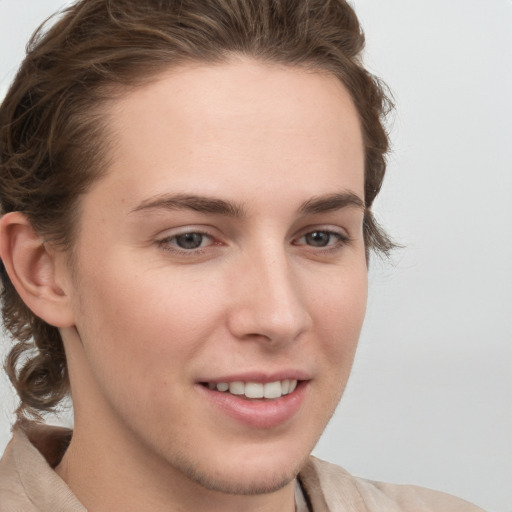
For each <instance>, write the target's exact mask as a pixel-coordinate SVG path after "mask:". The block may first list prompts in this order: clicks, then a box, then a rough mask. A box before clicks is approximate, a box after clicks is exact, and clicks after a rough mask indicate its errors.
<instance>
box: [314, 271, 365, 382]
mask: <svg viewBox="0 0 512 512" xmlns="http://www.w3.org/2000/svg"><path fill="white" fill-rule="evenodd" d="M367 286H368V282H367V269H366V265H364V266H362V265H361V266H359V267H355V268H353V269H352V271H351V272H350V273H347V274H346V275H343V276H340V277H339V278H337V279H332V280H331V281H330V282H329V283H328V284H326V286H324V287H323V290H322V294H321V295H320V296H319V300H318V301H317V303H316V305H315V325H316V332H317V335H318V338H319V340H321V342H322V347H323V356H324V357H325V364H326V366H327V367H329V368H330V369H331V372H332V374H333V376H336V377H337V378H341V379H344V380H346V379H347V378H348V374H349V372H350V368H351V366H352V361H353V358H354V355H355V351H356V348H357V343H358V340H359V335H360V333H361V328H362V325H363V321H364V316H365V312H366V301H367Z"/></svg>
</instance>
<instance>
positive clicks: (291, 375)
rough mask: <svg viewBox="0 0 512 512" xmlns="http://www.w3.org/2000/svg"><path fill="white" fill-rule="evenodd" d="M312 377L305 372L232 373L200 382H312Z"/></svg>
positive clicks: (207, 378)
mask: <svg viewBox="0 0 512 512" xmlns="http://www.w3.org/2000/svg"><path fill="white" fill-rule="evenodd" d="M310 379H311V377H310V375H309V373H308V372H305V371H304V370H281V371H276V372H272V373H269V372H258V371H252V372H243V373H230V374H229V375H220V376H212V377H206V378H204V379H200V380H199V381H198V382H208V383H214V384H216V383H219V382H227V383H230V382H261V383H262V384H266V383H267V382H276V381H278V380H281V381H282V380H310Z"/></svg>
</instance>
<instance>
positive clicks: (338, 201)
mask: <svg viewBox="0 0 512 512" xmlns="http://www.w3.org/2000/svg"><path fill="white" fill-rule="evenodd" d="M343 208H357V209H358V210H362V211H363V212H364V211H365V210H366V206H365V204H364V201H363V200H362V199H361V198H360V197H359V196H358V195H357V194H354V193H353V192H341V193H338V194H329V195H327V196H319V197H313V198H311V199H309V200H308V201H306V202H305V203H303V204H302V205H301V207H300V208H299V213H300V214H302V215H315V214H318V213H326V212H331V211H335V210H341V209H343Z"/></svg>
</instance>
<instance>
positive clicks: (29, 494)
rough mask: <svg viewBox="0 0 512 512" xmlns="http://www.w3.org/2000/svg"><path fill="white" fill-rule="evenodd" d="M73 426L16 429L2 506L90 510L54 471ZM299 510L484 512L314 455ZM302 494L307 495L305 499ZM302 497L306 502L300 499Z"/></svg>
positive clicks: (14, 511) (0, 485) (304, 475)
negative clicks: (355, 474)
mask: <svg viewBox="0 0 512 512" xmlns="http://www.w3.org/2000/svg"><path fill="white" fill-rule="evenodd" d="M70 439H71V431H69V430H66V429H62V428H57V427H48V426H42V425H38V426H35V425H34V426H31V427H30V429H29V430H27V431H26V432H23V431H22V430H21V429H19V428H18V429H16V430H15V433H14V436H13V438H12V440H11V442H10V443H9V445H8V446H7V449H6V450H5V453H4V456H3V458H2V460H1V461H0V512H36V511H37V512H87V511H86V508H85V507H84V506H83V505H82V504H81V503H80V502H79V501H78V499H77V498H76V497H75V496H74V494H73V493H72V492H71V490H70V489H69V487H68V486H67V485H66V483H65V482H64V481H63V480H62V479H61V478H60V477H59V476H58V475H57V473H55V471H53V469H52V467H55V466H56V465H57V464H58V462H59V461H60V459H61V458H62V455H63V454H64V452H65V451H66V448H67V446H68V444H69V441H70ZM298 481H299V482H300V487H298V489H302V491H303V496H301V493H300V490H299V491H298V494H297V499H298V504H297V508H298V510H303V509H304V506H305V507H306V510H307V509H309V510H310V511H311V512H483V511H482V509H480V508H478V507H475V506H474V505H471V504H470V503H467V502H465V501H463V500H460V499H458V498H455V497H453V496H450V495H448V494H444V493H440V492H436V491H431V490H428V489H423V488H421V487H415V486H410V485H394V484H384V483H379V482H372V481H369V480H363V479H361V478H356V477H353V476H351V475H350V474H348V473H347V472H346V471H345V470H344V469H341V468H340V467H338V466H335V465H334V464H330V463H328V462H324V461H321V460H319V459H316V458H315V457H311V458H310V459H309V461H308V463H307V464H306V466H305V467H304V468H303V470H302V471H301V472H300V474H299V476H298ZM302 498H303V501H302ZM301 501H302V504H301Z"/></svg>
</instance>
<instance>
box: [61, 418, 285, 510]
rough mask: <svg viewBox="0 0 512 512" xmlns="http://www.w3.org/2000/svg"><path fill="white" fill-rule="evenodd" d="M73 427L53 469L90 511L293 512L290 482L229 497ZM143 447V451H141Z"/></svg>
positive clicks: (143, 453)
mask: <svg viewBox="0 0 512 512" xmlns="http://www.w3.org/2000/svg"><path fill="white" fill-rule="evenodd" d="M101 435H102V434H100V433H98V432H95V431H91V430H89V429H87V430H83V429H81V428H80V426H79V425H75V431H74V434H73V438H72V441H71V443H70V446H69V448H68V450H67V451H66V453H65V455H64V457H63V459H62V461H61V463H60V464H59V465H58V466H57V468H56V471H57V473H58V474H59V476H60V477H61V478H62V479H63V480H64V481H65V482H66V483H67V484H68V486H69V487H70V488H71V490H72V491H73V492H74V494H75V495H76V496H77V498H78V499H79V501H80V502H81V503H82V504H83V505H84V506H85V507H86V508H87V510H88V511H89V512H106V511H109V512H112V511H116V510H123V511H124V512H132V511H133V512H135V511H137V512H138V511H140V510H144V511H145V512H161V511H162V512H163V511H165V512H174V511H186V510H194V511H195V512H206V511H208V512H217V511H219V512H220V511H222V512H230V511H233V512H234V511H237V512H238V511H240V510H244V511H247V512H251V511H258V512H278V511H279V512H282V511H289V512H293V511H294V510H295V498H294V490H295V489H294V481H292V482H290V483H288V484H287V485H286V486H285V487H283V488H281V489H280V490H278V491H275V492H272V493H269V494H258V495H233V494H226V493H222V492H218V491H215V490H211V489H208V488H206V487H203V486H202V485H201V484H199V483H198V482H196V481H193V480H192V479H190V478H189V477H188V476H186V475H184V474H182V473H181V472H179V471H178V470H176V469H175V468H173V467H172V466H170V465H169V464H167V463H166V462H165V461H162V460H160V461H159V460H155V458H154V457H151V456H148V454H147V450H140V452H139V453H137V452H138V451H139V450H138V449H135V450H134V449H133V446H130V447H128V445H127V444H125V443H124V442H123V439H122V438H118V439H112V438H111V437H108V436H106V437H101ZM141 448H142V447H141Z"/></svg>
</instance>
